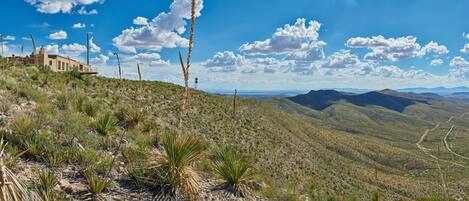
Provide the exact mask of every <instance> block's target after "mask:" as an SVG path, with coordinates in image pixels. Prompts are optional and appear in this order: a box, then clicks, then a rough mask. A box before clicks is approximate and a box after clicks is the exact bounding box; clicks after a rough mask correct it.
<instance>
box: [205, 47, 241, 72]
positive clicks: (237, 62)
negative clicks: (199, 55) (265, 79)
mask: <svg viewBox="0 0 469 201" xmlns="http://www.w3.org/2000/svg"><path fill="white" fill-rule="evenodd" d="M244 64H246V58H245V57H244V56H241V55H237V54H235V53H233V52H230V51H224V52H217V53H216V54H215V55H214V56H213V57H212V58H211V59H208V60H207V61H205V62H203V63H202V64H201V65H202V66H204V67H206V68H208V69H210V70H211V71H215V72H233V71H236V67H238V66H242V65H244Z"/></svg>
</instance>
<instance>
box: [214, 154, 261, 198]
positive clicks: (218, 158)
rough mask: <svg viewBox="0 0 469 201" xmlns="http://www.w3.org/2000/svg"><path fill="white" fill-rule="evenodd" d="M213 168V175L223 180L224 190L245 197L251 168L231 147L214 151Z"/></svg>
mask: <svg viewBox="0 0 469 201" xmlns="http://www.w3.org/2000/svg"><path fill="white" fill-rule="evenodd" d="M213 167H214V170H215V173H216V174H217V175H219V176H220V177H221V178H223V179H224V180H225V183H224V186H223V187H224V188H226V189H227V190H229V191H231V192H232V193H234V194H235V195H236V196H243V197H244V196H246V194H247V193H248V192H249V185H248V184H247V181H248V180H249V179H251V177H252V166H251V165H250V164H249V163H248V162H247V161H246V160H245V159H244V158H243V157H240V155H239V154H238V153H237V152H236V151H235V149H234V148H232V147H229V146H227V147H224V148H222V149H220V150H218V151H216V153H215V156H214V160H213Z"/></svg>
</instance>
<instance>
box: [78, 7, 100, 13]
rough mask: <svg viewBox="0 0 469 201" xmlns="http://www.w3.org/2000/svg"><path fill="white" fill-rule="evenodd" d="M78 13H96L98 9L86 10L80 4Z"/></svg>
mask: <svg viewBox="0 0 469 201" xmlns="http://www.w3.org/2000/svg"><path fill="white" fill-rule="evenodd" d="M78 14H80V15H96V14H98V10H96V9H91V10H86V8H85V7H84V6H82V7H81V8H80V10H78Z"/></svg>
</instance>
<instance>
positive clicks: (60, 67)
mask: <svg viewBox="0 0 469 201" xmlns="http://www.w3.org/2000/svg"><path fill="white" fill-rule="evenodd" d="M57 69H58V70H61V69H62V66H61V63H60V61H57Z"/></svg>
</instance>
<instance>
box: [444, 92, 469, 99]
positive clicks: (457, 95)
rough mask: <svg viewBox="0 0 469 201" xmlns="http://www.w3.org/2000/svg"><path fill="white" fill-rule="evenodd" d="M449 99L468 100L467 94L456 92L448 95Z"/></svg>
mask: <svg viewBox="0 0 469 201" xmlns="http://www.w3.org/2000/svg"><path fill="white" fill-rule="evenodd" d="M449 97H451V98H459V99H469V92H456V93H452V94H451V95H449Z"/></svg>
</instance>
